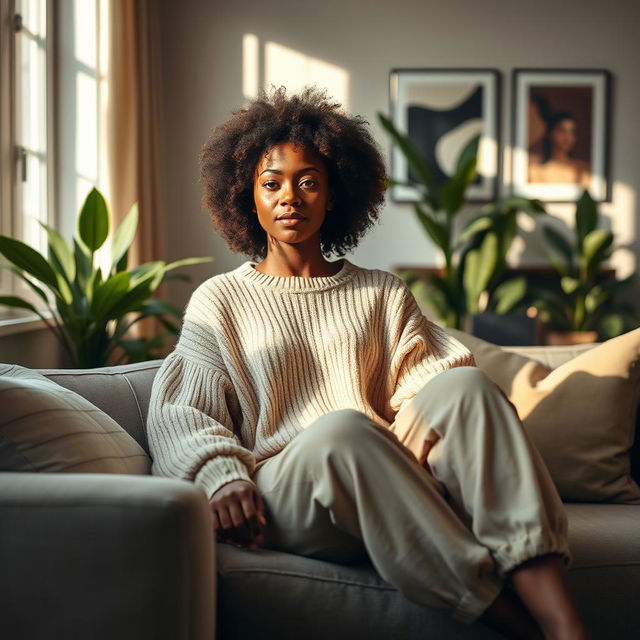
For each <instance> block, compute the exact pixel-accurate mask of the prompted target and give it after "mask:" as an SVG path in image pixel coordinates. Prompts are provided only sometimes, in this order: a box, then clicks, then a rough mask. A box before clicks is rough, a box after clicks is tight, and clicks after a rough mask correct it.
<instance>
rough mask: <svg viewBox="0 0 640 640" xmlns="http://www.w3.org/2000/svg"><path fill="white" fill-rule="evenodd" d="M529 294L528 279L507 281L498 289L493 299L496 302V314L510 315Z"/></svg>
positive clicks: (520, 278) (521, 277)
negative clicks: (527, 293)
mask: <svg viewBox="0 0 640 640" xmlns="http://www.w3.org/2000/svg"><path fill="white" fill-rule="evenodd" d="M526 292H527V279H526V278H525V277H524V276H518V277H516V278H511V279H509V280H505V281H504V282H503V283H502V284H500V285H498V287H496V289H495V291H494V292H493V295H492V298H493V300H494V302H495V311H496V313H501V314H504V313H509V312H510V311H512V310H513V309H514V308H515V306H516V305H517V304H518V303H519V302H520V301H521V300H522V299H523V298H524V295H525V293H526Z"/></svg>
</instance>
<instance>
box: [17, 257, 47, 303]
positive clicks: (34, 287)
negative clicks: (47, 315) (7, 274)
mask: <svg viewBox="0 0 640 640" xmlns="http://www.w3.org/2000/svg"><path fill="white" fill-rule="evenodd" d="M7 268H8V269H9V270H11V271H12V272H13V273H14V274H15V275H16V276H18V278H20V279H21V280H23V281H24V282H25V283H26V284H27V285H28V286H29V287H31V289H32V290H33V291H35V292H36V293H37V294H38V296H40V298H42V300H43V301H44V302H45V303H46V304H47V305H48V304H49V298H48V297H47V294H46V293H45V292H44V291H43V290H42V289H41V288H40V287H39V286H38V285H37V284H35V282H32V281H31V280H30V279H29V278H27V276H25V275H24V273H22V271H20V269H18V268H17V267H14V266H13V265H11V266H9V267H7Z"/></svg>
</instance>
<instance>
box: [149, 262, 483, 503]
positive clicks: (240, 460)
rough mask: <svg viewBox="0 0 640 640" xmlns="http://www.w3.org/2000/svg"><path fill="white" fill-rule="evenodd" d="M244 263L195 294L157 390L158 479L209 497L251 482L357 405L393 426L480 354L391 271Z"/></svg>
mask: <svg viewBox="0 0 640 640" xmlns="http://www.w3.org/2000/svg"><path fill="white" fill-rule="evenodd" d="M255 264H256V263H254V262H250V261H248V262H245V263H244V264H242V265H241V266H240V267H238V268H236V269H235V270H233V271H230V272H228V273H223V274H220V275H216V276H214V277H212V278H209V279H208V280H206V281H205V282H203V283H202V284H201V285H200V286H199V287H198V288H197V289H196V290H195V291H194V293H193V294H192V296H191V299H190V300H189V303H188V304H187V307H186V310H185V314H184V319H183V325H182V331H181V334H180V338H179V340H178V343H177V344H176V347H175V349H174V350H173V351H172V352H171V353H170V354H169V355H167V357H166V358H165V360H164V362H163V364H162V366H161V367H160V369H159V371H158V373H157V375H156V377H155V380H154V383H153V389H152V393H151V400H150V407H149V414H148V419H147V432H148V439H149V446H150V449H151V454H152V457H153V461H154V462H153V467H152V472H153V473H155V474H158V475H162V476H170V477H175V478H183V479H187V480H192V481H194V482H195V483H196V484H197V485H199V486H201V487H202V488H203V489H204V490H205V492H206V494H207V496H208V497H211V496H212V495H213V493H215V491H217V490H218V489H219V488H220V487H222V486H223V485H225V484H227V483H228V482H231V481H232V480H238V479H242V480H249V481H252V480H251V476H252V475H253V473H254V471H255V470H256V468H257V465H259V464H260V463H261V462H262V461H265V460H267V459H268V458H270V457H271V456H274V455H276V454H277V453H278V452H280V451H282V449H284V448H285V447H286V446H287V444H288V443H289V442H290V441H291V440H292V439H293V438H295V437H296V435H297V434H298V433H300V432H301V431H302V430H304V429H305V428H306V427H307V426H308V425H310V424H311V423H312V422H313V421H314V420H315V419H316V418H318V417H320V416H321V415H323V414H325V413H328V412H330V411H336V410H338V409H345V408H352V409H357V410H358V411H362V412H363V413H365V414H366V415H367V416H369V417H370V418H371V419H372V420H374V421H375V422H377V423H379V424H381V425H383V426H389V425H390V424H391V423H392V422H393V420H394V417H395V414H396V413H397V411H398V410H399V409H400V407H401V406H402V404H403V403H404V402H406V401H407V400H409V399H411V398H412V397H413V396H414V395H415V394H416V393H417V392H418V391H419V390H420V388H421V387H422V386H423V385H424V384H425V383H426V382H427V381H428V380H430V379H431V378H432V377H433V376H434V375H436V374H438V373H439V372H441V371H444V370H445V369H449V368H450V367H456V366H464V365H474V361H473V356H472V355H471V354H470V352H469V351H468V350H467V349H466V348H465V347H464V346H463V345H462V344H460V343H459V342H457V341H456V340H455V339H454V338H452V337H451V336H449V334H447V333H445V331H443V330H442V329H441V328H440V327H438V326H437V325H435V324H434V323H432V322H430V321H429V320H427V319H426V318H425V316H424V315H423V314H422V313H421V311H420V309H419V307H418V305H417V303H416V301H415V298H414V297H413V294H412V293H411V291H410V290H409V288H408V287H407V286H406V285H405V283H404V282H403V281H402V280H401V279H400V278H399V277H398V276H396V275H394V274H392V273H389V272H386V271H381V270H379V269H365V268H362V267H358V266H356V265H354V264H353V263H351V262H350V261H349V260H347V259H346V258H345V259H344V260H343V264H342V268H341V269H340V271H339V272H338V273H336V274H335V275H333V276H323V277H313V278H305V277H298V276H292V277H285V276H270V275H267V274H264V273H261V272H259V271H256V269H254V266H255Z"/></svg>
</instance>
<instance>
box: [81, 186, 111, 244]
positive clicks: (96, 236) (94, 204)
mask: <svg viewBox="0 0 640 640" xmlns="http://www.w3.org/2000/svg"><path fill="white" fill-rule="evenodd" d="M78 232H79V234H80V238H81V239H82V241H83V242H84V243H85V245H87V248H88V249H89V250H90V251H92V252H93V251H96V250H98V249H99V248H100V247H101V246H102V245H103V244H104V241H105V240H106V239H107V236H108V235H109V214H108V213H107V203H106V202H105V200H104V197H103V196H102V194H101V193H100V192H99V191H98V190H97V189H96V188H95V187H94V188H93V189H91V191H90V192H89V195H88V196H87V197H86V199H85V201H84V204H83V205H82V210H81V211H80V217H79V218H78Z"/></svg>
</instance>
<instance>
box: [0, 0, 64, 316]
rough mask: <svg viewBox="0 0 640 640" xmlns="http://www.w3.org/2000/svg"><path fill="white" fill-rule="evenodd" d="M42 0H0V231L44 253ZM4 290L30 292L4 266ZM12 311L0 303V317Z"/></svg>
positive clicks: (48, 118) (47, 168)
mask: <svg viewBox="0 0 640 640" xmlns="http://www.w3.org/2000/svg"><path fill="white" fill-rule="evenodd" d="M49 8H50V4H49V3H48V2H44V1H42V0H0V11H1V13H2V16H1V17H2V28H1V31H0V48H1V52H2V55H1V56H0V59H1V61H2V62H1V63H0V65H1V66H0V85H1V89H2V92H1V95H2V98H1V103H0V107H1V108H0V141H1V146H2V154H1V156H0V157H1V160H0V170H1V173H0V175H1V182H0V197H1V203H2V219H1V220H0V225H1V229H0V230H1V232H2V233H3V234H4V235H10V236H12V237H14V238H18V239H20V240H22V241H23V242H25V243H26V244H28V245H30V246H31V247H33V248H34V249H36V250H37V251H40V252H43V253H45V255H46V246H47V245H46V234H45V232H44V230H43V229H42V227H41V226H40V224H39V223H38V220H40V221H42V222H45V223H47V224H53V210H54V207H53V202H54V193H53V187H54V180H53V170H54V165H53V162H52V161H51V158H52V150H53V100H52V96H53V91H52V90H53V83H52V78H53V68H52V67H53V64H52V60H53V56H52V51H53V37H52V34H53V21H52V15H51V12H50V11H49ZM0 287H1V289H2V291H3V293H9V294H13V295H19V296H21V297H23V298H27V299H29V300H31V301H32V302H35V301H36V300H37V297H35V294H33V292H32V291H31V290H30V289H29V287H27V285H26V284H24V283H23V282H21V281H19V280H18V279H17V278H15V277H13V275H12V274H11V272H9V271H8V270H6V269H2V270H1V271H0ZM7 315H9V316H12V315H16V314H14V313H11V312H8V310H7V308H6V307H2V308H0V317H2V316H4V317H6V316H7Z"/></svg>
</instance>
